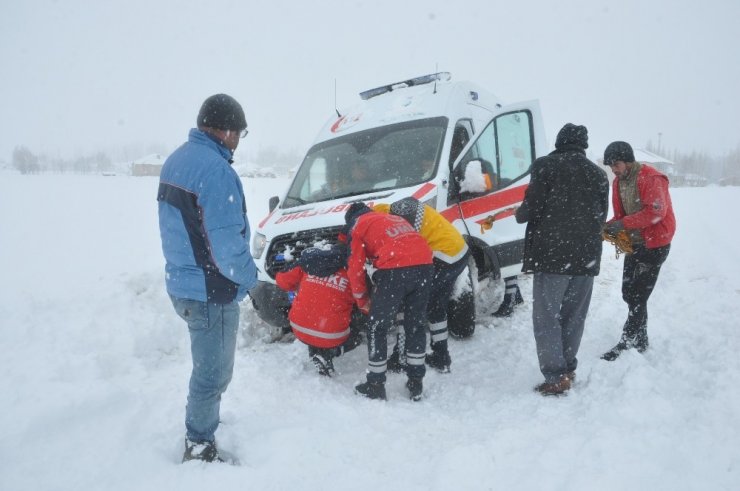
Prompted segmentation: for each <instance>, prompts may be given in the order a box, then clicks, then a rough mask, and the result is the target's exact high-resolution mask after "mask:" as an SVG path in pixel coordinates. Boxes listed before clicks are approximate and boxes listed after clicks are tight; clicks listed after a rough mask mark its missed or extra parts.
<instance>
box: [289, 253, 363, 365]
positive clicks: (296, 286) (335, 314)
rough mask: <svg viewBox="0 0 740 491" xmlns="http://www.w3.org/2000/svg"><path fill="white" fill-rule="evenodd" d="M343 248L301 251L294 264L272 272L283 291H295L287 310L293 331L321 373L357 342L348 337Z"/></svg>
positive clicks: (350, 301)
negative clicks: (283, 269)
mask: <svg viewBox="0 0 740 491" xmlns="http://www.w3.org/2000/svg"><path fill="white" fill-rule="evenodd" d="M346 263H347V248H346V246H345V245H344V244H339V245H335V246H333V247H332V248H331V249H328V250H321V249H317V248H309V249H306V250H305V251H303V254H301V257H300V259H299V260H298V261H297V263H296V265H295V267H293V268H291V269H289V270H288V271H284V272H280V273H278V274H277V276H275V281H276V282H277V285H278V286H279V287H280V288H282V289H283V290H285V291H288V292H297V293H296V296H295V298H294V300H293V303H292V305H291V307H290V312H289V313H288V320H289V321H290V327H291V329H292V330H293V334H295V337H296V338H298V339H299V340H300V341H302V342H303V343H305V344H307V345H308V355H309V357H310V358H311V361H312V362H313V364H314V365H315V366H316V369H317V370H318V372H319V373H320V374H321V375H325V376H328V377H330V376H331V375H332V374H333V373H334V362H333V359H334V358H335V357H336V356H339V355H341V354H342V353H344V352H346V351H349V350H351V349H352V348H355V347H356V346H357V344H358V343H357V342H355V340H356V339H357V338H356V337H350V320H351V317H352V308H353V306H354V303H355V302H354V299H353V298H352V291H351V290H350V287H349V278H348V277H347V269H346Z"/></svg>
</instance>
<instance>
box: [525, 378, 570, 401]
mask: <svg viewBox="0 0 740 491" xmlns="http://www.w3.org/2000/svg"><path fill="white" fill-rule="evenodd" d="M570 386H571V380H570V379H569V378H568V376H567V375H563V376H562V377H560V380H558V381H557V382H543V383H541V384H539V385H538V386H536V387H535V388H534V390H535V391H537V392H539V393H540V394H542V395H543V396H559V395H562V394H565V393H566V392H568V391H569V390H570Z"/></svg>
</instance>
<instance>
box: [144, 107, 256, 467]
mask: <svg viewBox="0 0 740 491" xmlns="http://www.w3.org/2000/svg"><path fill="white" fill-rule="evenodd" d="M197 125H198V127H197V128H193V129H191V130H190V134H189V136H188V141H187V142H186V143H185V144H183V145H182V146H181V147H180V148H178V149H177V150H175V152H174V153H173V154H172V155H170V157H169V158H168V159H167V161H166V162H165V164H164V167H163V168H162V174H161V177H160V181H159V191H158V193H157V201H158V202H159V231H160V235H161V237H162V251H163V252H164V257H165V260H166V261H167V264H166V266H165V276H166V284H167V293H169V295H170V298H171V299H172V304H173V305H174V307H175V311H176V312H177V314H178V315H179V316H180V317H182V318H183V319H184V320H185V322H187V323H188V330H189V332H190V350H191V354H192V359H193V370H192V373H191V375H190V390H189V392H188V402H187V407H186V410H185V428H186V430H187V432H186V438H185V453H184V455H183V462H185V461H188V460H193V459H197V460H203V461H206V462H213V461H222V458H221V457H220V456H219V453H218V449H217V448H216V441H215V436H214V435H215V432H216V429H217V428H218V424H219V407H220V402H221V394H223V392H224V391H225V390H226V387H228V385H229V382H230V381H231V375H232V372H233V368H234V354H235V350H236V335H237V330H238V327H239V302H240V301H241V300H244V298H245V297H246V296H247V293H248V292H249V290H250V288H252V287H253V286H254V284H255V283H256V282H257V268H256V266H255V264H254V260H253V259H252V256H251V255H250V252H249V247H248V244H249V236H250V230H249V221H248V220H247V208H246V204H245V201H244V190H243V189H242V184H241V181H240V180H239V176H238V175H237V174H236V172H235V171H234V169H232V168H231V165H230V164H231V163H232V162H233V159H232V156H233V154H234V151H235V150H236V147H237V146H238V145H239V140H240V138H243V137H244V136H246V134H247V122H246V119H245V117H244V111H243V110H242V107H241V106H240V105H239V103H238V102H237V101H236V100H234V99H233V98H232V97H230V96H228V95H226V94H216V95H214V96H211V97H209V98H208V99H206V100H205V102H204V103H203V106H202V107H201V109H200V112H199V114H198V120H197Z"/></svg>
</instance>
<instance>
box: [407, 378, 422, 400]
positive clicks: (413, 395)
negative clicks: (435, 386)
mask: <svg viewBox="0 0 740 491" xmlns="http://www.w3.org/2000/svg"><path fill="white" fill-rule="evenodd" d="M406 388H407V389H408V390H409V399H411V400H412V401H415V402H416V401H420V400H421V398H422V391H423V390H424V384H423V383H422V379H421V377H409V379H408V380H407V381H406Z"/></svg>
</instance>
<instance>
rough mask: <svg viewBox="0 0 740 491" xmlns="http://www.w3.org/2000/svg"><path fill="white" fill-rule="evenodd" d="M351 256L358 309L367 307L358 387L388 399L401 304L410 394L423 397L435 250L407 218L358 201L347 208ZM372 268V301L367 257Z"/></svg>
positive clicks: (369, 394) (366, 393)
mask: <svg viewBox="0 0 740 491" xmlns="http://www.w3.org/2000/svg"><path fill="white" fill-rule="evenodd" d="M345 221H346V223H347V237H348V240H349V249H350V256H349V261H348V268H347V269H348V273H349V280H350V285H351V287H352V294H353V295H354V298H355V300H356V301H357V303H358V305H359V306H360V309H362V310H365V311H367V312H369V315H370V319H369V322H368V333H367V350H368V372H367V381H366V382H364V383H362V384H359V385H357V386H356V387H355V392H357V393H358V394H361V395H363V396H365V397H369V398H370V399H386V393H385V379H386V369H387V362H388V339H387V334H388V330H389V329H390V327H391V326H392V324H393V322H394V320H395V318H396V312H397V311H398V310H399V308H400V307H401V305H403V308H404V311H403V314H404V323H403V324H404V331H405V333H406V357H407V364H408V367H407V370H406V373H407V375H408V381H407V382H406V387H407V388H408V390H409V395H410V397H411V399H412V400H414V401H418V400H420V399H421V397H422V387H423V386H422V380H423V378H424V374H425V373H426V368H425V366H424V357H425V355H426V308H427V302H428V300H429V292H430V288H431V284H432V276H433V274H434V266H432V250H431V249H430V248H429V245H427V242H426V240H425V239H424V238H423V237H422V236H421V235H419V233H418V232H416V230H414V228H413V227H412V226H411V225H410V224H409V223H408V222H407V221H406V220H405V219H403V218H401V217H399V216H395V215H387V214H385V213H377V212H374V211H372V210H371V209H370V208H369V207H368V206H367V205H365V204H364V203H354V204H353V205H352V206H350V207H349V209H348V210H347V213H346V214H345ZM366 260H370V261H371V262H372V265H373V267H374V268H375V272H374V273H373V277H372V279H373V283H374V286H373V295H372V302H371V301H370V298H369V296H368V292H367V286H366V283H365V261H366Z"/></svg>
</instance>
